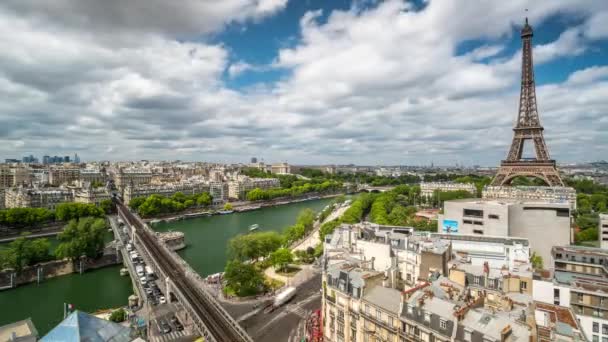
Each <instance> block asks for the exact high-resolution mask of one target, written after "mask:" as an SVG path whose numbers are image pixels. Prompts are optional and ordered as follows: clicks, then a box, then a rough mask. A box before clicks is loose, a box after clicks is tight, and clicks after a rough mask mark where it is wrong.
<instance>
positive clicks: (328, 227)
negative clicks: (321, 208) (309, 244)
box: [319, 219, 340, 242]
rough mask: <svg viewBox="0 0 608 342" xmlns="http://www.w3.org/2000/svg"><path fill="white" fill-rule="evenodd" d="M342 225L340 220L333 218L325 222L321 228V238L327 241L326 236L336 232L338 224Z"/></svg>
mask: <svg viewBox="0 0 608 342" xmlns="http://www.w3.org/2000/svg"><path fill="white" fill-rule="evenodd" d="M339 225H340V220H338V219H336V220H331V221H329V222H325V223H323V224H322V225H321V228H319V239H320V240H321V242H323V241H325V236H326V235H328V234H331V233H333V232H334V230H335V229H336V227H337V226H339Z"/></svg>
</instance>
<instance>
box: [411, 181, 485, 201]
mask: <svg viewBox="0 0 608 342" xmlns="http://www.w3.org/2000/svg"><path fill="white" fill-rule="evenodd" d="M459 190H460V191H467V192H469V193H470V194H471V195H473V196H475V195H476V194H477V188H476V187H475V184H471V183H453V182H422V183H420V196H422V197H426V198H430V197H433V195H434V194H435V193H437V192H446V191H459Z"/></svg>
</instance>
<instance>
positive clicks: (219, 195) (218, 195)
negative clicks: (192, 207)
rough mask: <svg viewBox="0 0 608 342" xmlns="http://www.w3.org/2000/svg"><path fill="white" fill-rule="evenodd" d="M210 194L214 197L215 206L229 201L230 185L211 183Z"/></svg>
mask: <svg viewBox="0 0 608 342" xmlns="http://www.w3.org/2000/svg"><path fill="white" fill-rule="evenodd" d="M209 194H211V197H213V204H221V203H224V202H226V201H228V183H226V182H217V181H210V182H209Z"/></svg>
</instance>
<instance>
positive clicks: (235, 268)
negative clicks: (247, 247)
mask: <svg viewBox="0 0 608 342" xmlns="http://www.w3.org/2000/svg"><path fill="white" fill-rule="evenodd" d="M224 279H225V280H226V286H227V287H228V288H230V289H231V290H233V291H234V292H235V293H236V295H237V296H239V297H243V296H251V295H254V294H256V293H258V292H259V291H260V290H261V289H262V288H263V285H264V276H263V275H262V272H261V271H260V270H258V269H257V268H256V267H255V265H253V264H250V263H243V262H241V261H238V260H231V261H229V262H228V263H227V264H226V268H225V269H224Z"/></svg>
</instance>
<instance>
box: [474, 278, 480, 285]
mask: <svg viewBox="0 0 608 342" xmlns="http://www.w3.org/2000/svg"><path fill="white" fill-rule="evenodd" d="M479 278H480V277H475V276H474V277H473V284H475V285H479Z"/></svg>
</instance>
